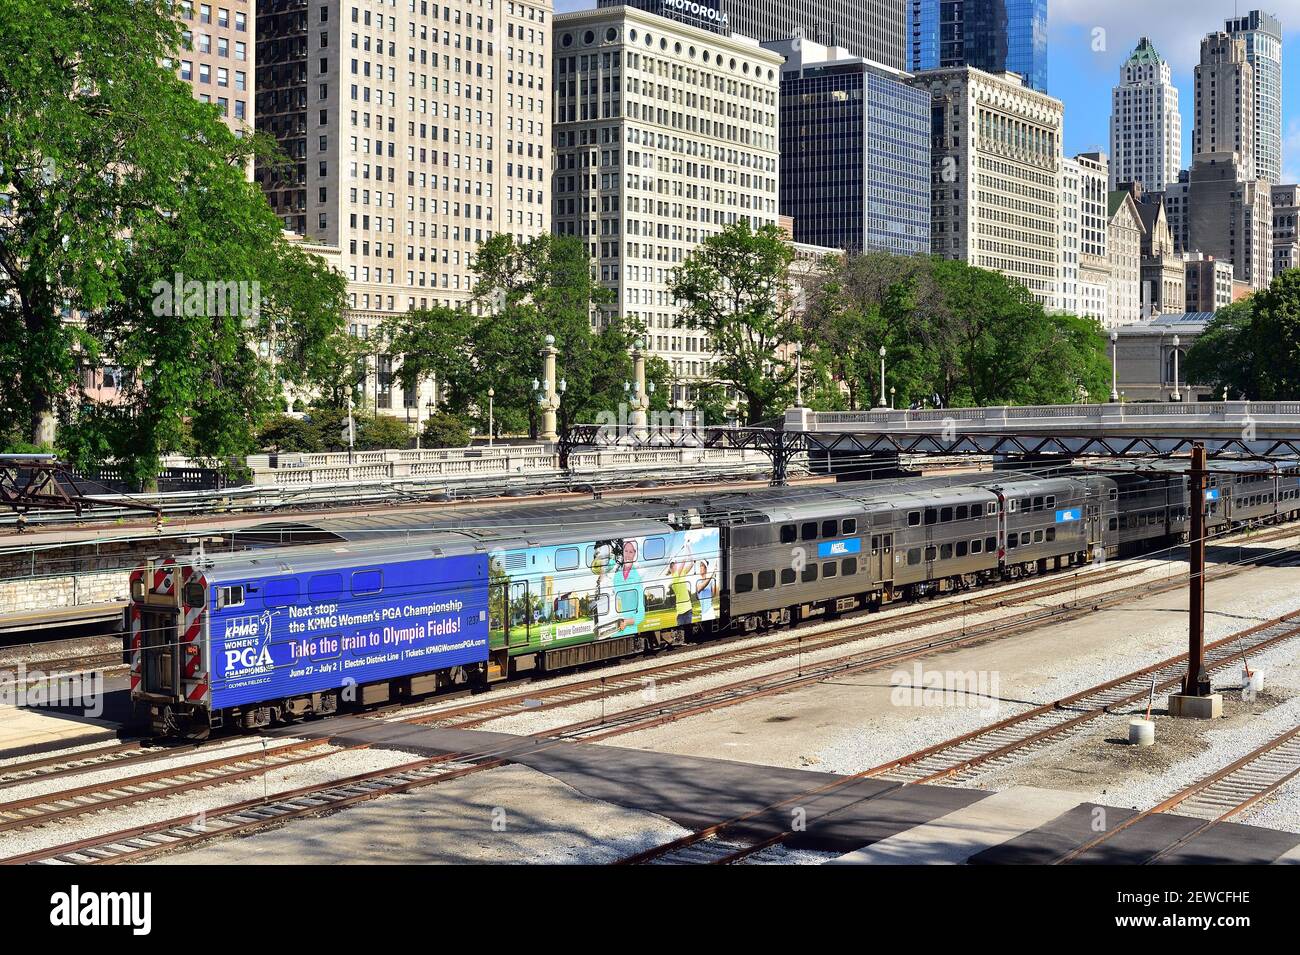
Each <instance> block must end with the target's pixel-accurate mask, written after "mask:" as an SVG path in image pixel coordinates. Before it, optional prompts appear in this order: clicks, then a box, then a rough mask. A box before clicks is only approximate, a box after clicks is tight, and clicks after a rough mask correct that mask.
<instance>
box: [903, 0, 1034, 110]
mask: <svg viewBox="0 0 1300 955" xmlns="http://www.w3.org/2000/svg"><path fill="white" fill-rule="evenodd" d="M911 4H912V10H911V37H910V41H911V50H910V55H911V67H912V69H913V70H914V71H916V70H933V69H940V68H943V67H949V66H973V67H975V68H976V69H979V70H984V71H985V72H987V73H1001V72H1004V71H1010V72H1012V73H1019V74H1020V75H1021V76H1022V77H1024V80H1025V85H1026V86H1029V87H1030V88H1032V89H1035V90H1038V91H1040V92H1045V91H1046V90H1047V0H911Z"/></svg>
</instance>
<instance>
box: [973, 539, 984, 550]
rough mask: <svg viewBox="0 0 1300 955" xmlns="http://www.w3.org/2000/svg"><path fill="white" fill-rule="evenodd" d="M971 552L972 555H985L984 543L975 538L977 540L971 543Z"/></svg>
mask: <svg viewBox="0 0 1300 955" xmlns="http://www.w3.org/2000/svg"><path fill="white" fill-rule="evenodd" d="M970 552H971V553H972V554H982V553H984V542H983V541H982V540H980V539H979V538H978V537H977V538H975V540H973V541H971V542H970Z"/></svg>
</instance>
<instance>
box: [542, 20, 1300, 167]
mask: <svg viewBox="0 0 1300 955" xmlns="http://www.w3.org/2000/svg"><path fill="white" fill-rule="evenodd" d="M595 5H596V2H595V0H555V9H556V11H557V12H564V11H567V10H581V9H585V8H588V7H594V6H595ZM1256 8H1258V9H1262V10H1265V11H1267V12H1269V13H1272V14H1274V15H1276V16H1277V17H1278V19H1280V20H1281V21H1282V27H1283V29H1284V31H1285V34H1284V36H1283V44H1282V108H1283V118H1282V124H1283V130H1282V132H1283V144H1282V146H1283V149H1282V151H1283V169H1284V173H1283V178H1284V180H1285V181H1286V182H1296V181H1298V180H1300V89H1298V88H1297V84H1296V80H1295V77H1296V76H1297V73H1296V70H1295V68H1294V62H1293V61H1292V59H1291V58H1292V57H1295V56H1298V55H1300V0H1265V2H1264V3H1261V4H1254V3H1251V2H1250V0H1241V2H1239V3H1236V4H1234V3H1233V2H1232V0H1048V21H1049V25H1048V92H1049V93H1051V94H1052V95H1053V96H1056V97H1058V98H1059V99H1061V100H1063V101H1064V102H1065V151H1066V154H1067V155H1074V154H1075V153H1080V152H1088V151H1090V150H1093V149H1101V150H1103V151H1109V149H1110V145H1109V143H1110V132H1109V123H1110V91H1111V87H1113V86H1114V85H1115V84H1116V83H1117V82H1118V81H1119V67H1120V64H1121V63H1123V62H1124V60H1125V58H1126V57H1127V56H1128V54H1129V53H1130V52H1131V51H1132V49H1133V47H1134V46H1136V45H1137V41H1138V38H1139V37H1141V36H1144V35H1145V36H1149V37H1150V38H1151V41H1152V42H1153V43H1154V44H1155V45H1156V49H1157V50H1159V51H1160V53H1161V55H1162V56H1164V58H1165V59H1166V60H1168V61H1169V64H1170V66H1171V67H1172V68H1173V71H1174V84H1175V85H1176V86H1177V87H1178V90H1179V106H1180V109H1181V111H1182V114H1183V165H1184V166H1187V165H1189V164H1190V162H1191V134H1192V89H1193V87H1192V68H1193V67H1194V66H1195V65H1196V61H1197V58H1198V57H1199V55H1200V40H1201V37H1202V36H1204V35H1205V34H1206V33H1208V32H1210V31H1211V30H1216V29H1222V28H1223V21H1224V20H1225V19H1226V18H1228V17H1230V16H1232V15H1233V14H1234V10H1238V11H1240V13H1246V12H1248V11H1250V10H1252V9H1256ZM1095 31H1101V32H1095Z"/></svg>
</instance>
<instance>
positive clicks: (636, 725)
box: [0, 571, 1300, 863]
mask: <svg viewBox="0 0 1300 955" xmlns="http://www.w3.org/2000/svg"><path fill="white" fill-rule="evenodd" d="M1122 575H1123V572H1122V571H1115V572H1113V576H1115V577H1118V576H1122ZM1100 578H1101V575H1099V574H1098V575H1093V576H1092V577H1089V578H1088V579H1087V581H1086V584H1087V585H1091V584H1093V583H1094V582H1096V581H1098V580H1100ZM1107 579H1112V578H1109V577H1108V578H1107ZM1075 586H1081V584H1077V583H1076V584H1067V585H1065V586H1064V587H1060V584H1059V581H1057V580H1051V581H1043V582H1042V585H1041V586H1040V585H1038V584H1031V585H1029V586H1027V587H1021V588H1017V589H1016V590H1015V591H1014V592H1013V593H1011V594H1008V593H1007V592H1005V591H1003V592H999V593H997V594H990V595H985V596H983V597H981V598H979V599H980V600H982V601H992V602H994V603H998V602H1002V603H1005V602H1006V601H1007V600H1008V599H1009V598H1011V597H1025V596H1031V597H1032V598H1034V599H1037V598H1040V597H1042V596H1044V592H1043V591H1044V590H1047V589H1052V588H1053V587H1056V588H1059V589H1070V588H1071V587H1075ZM1135 589H1139V590H1141V591H1142V592H1144V593H1152V592H1153V589H1152V588H1151V587H1149V586H1142V587H1140V588H1135ZM1121 593H1122V592H1121ZM1107 599H1113V596H1112V595H1108V596H1107V598H1102V602H1106V601H1107ZM1086 603H1087V604H1088V606H1087V608H1086V609H1087V610H1091V609H1096V608H1097V607H1098V606H1100V604H1099V603H1098V602H1097V601H1092V600H1090V601H1086ZM927 609H932V608H927ZM938 609H939V610H940V611H943V612H948V611H947V608H938ZM1072 610H1073V612H1082V611H1078V609H1077V608H1072ZM951 612H954V613H955V612H957V611H951ZM964 612H968V611H964ZM1060 614H1061V610H1060V609H1059V608H1058V609H1055V610H1050V611H1041V610H1040V611H1035V612H1031V613H1029V614H1025V615H1022V616H1021V617H1020V618H1017V619H1015V620H1014V621H1012V623H1013V624H1014V627H1015V629H1023V628H1025V627H1028V626H1032V625H1034V624H1036V623H1038V622H1040V620H1041V619H1043V617H1044V615H1046V616H1048V617H1059V615H1060ZM899 622H900V618H897V617H896V618H891V619H890V620H889V621H882V622H881V623H883V624H886V625H888V626H895V625H897V624H898V623H899ZM1256 629H1258V628H1256ZM1007 630H1008V621H1007V620H1005V619H1004V620H999V621H995V622H994V623H993V625H992V626H991V628H990V629H989V632H985V631H984V629H983V628H981V629H977V630H976V631H974V632H971V631H969V630H967V629H966V628H964V627H963V629H962V631H961V632H960V633H958V634H953V635H950V636H949V638H947V639H943V640H940V641H936V640H935V639H934V638H927V639H923V640H917V641H909V642H908V643H906V644H903V645H896V646H892V647H888V648H882V649H881V650H878V651H875V652H873V653H870V654H865V655H864V654H861V653H859V654H851V655H848V656H846V657H840V658H837V659H836V660H832V661H823V662H822V663H820V664H818V665H816V666H814V667H808V668H804V667H796V668H790V669H788V670H784V671H780V672H778V673H776V674H765V675H764V676H762V677H759V678H756V679H749V680H742V681H738V682H737V683H733V684H729V685H728V686H725V687H718V688H714V689H712V690H708V691H701V692H700V693H694V694H687V695H686V696H684V697H680V698H678V699H675V700H673V701H670V702H669V703H665V704H659V703H655V704H651V705H649V706H645V707H637V708H634V709H631V710H626V711H623V712H620V713H618V714H615V715H614V716H613V717H612V718H610V719H605V718H601V719H597V720H587V721H581V722H578V723H573V724H569V725H568V726H562V727H559V728H557V729H553V730H549V731H546V732H543V733H538V734H534V735H535V736H536V737H539V738H542V739H544V740H548V741H550V742H551V743H553V744H558V743H561V742H569V741H583V740H585V741H595V740H600V739H607V738H610V737H612V736H617V735H622V734H624V733H628V732H633V731H636V730H640V729H646V728H649V727H652V726H657V725H662V724H663V723H666V722H671V721H673V720H676V719H681V718H684V717H685V716H689V715H692V714H695V713H699V712H706V711H711V710H716V709H718V708H720V707H723V706H727V705H731V704H733V703H738V702H743V701H746V700H750V699H755V698H758V697H760V696H765V695H769V694H772V693H779V692H785V691H786V690H789V689H792V688H794V687H795V686H798V685H804V684H808V683H813V682H819V681H821V680H824V679H825V678H826V677H827V676H830V675H836V674H843V673H846V672H856V671H859V670H863V669H871V668H876V667H880V666H885V665H888V664H890V663H895V662H899V661H900V660H902V659H906V658H908V657H911V656H916V655H920V654H922V653H926V652H930V651H932V650H934V649H937V648H941V647H944V646H954V645H957V644H959V643H961V642H965V641H968V640H976V639H983V638H984V637H987V636H989V635H990V633H992V632H1005V631H1007ZM1297 631H1300V626H1298V627H1297ZM839 636H843V635H838V636H837V638H836V639H838V637H839ZM794 639H798V638H797V637H796V638H794ZM854 639H860V637H855V638H854ZM1229 639H1232V638H1229ZM1278 639H1281V638H1280V637H1279V638H1278ZM1221 643H1222V642H1221ZM1212 646H1213V647H1215V648H1217V647H1219V644H1215V645H1212ZM1259 646H1260V644H1258V643H1257V644H1256V645H1255V646H1252V647H1250V648H1249V649H1252V650H1253V649H1257V648H1258V647H1259ZM761 649H763V650H764V651H770V649H771V646H770V645H766V646H764V647H763V648H761ZM787 655H788V654H787ZM1210 659H1211V660H1213V659H1214V658H1213V657H1211V658H1210ZM1225 665H1226V664H1225ZM696 675H698V674H696ZM634 676H635V677H636V679H637V686H638V687H639V686H640V685H642V683H641V680H642V678H643V676H644V674H643V673H641V672H638V673H637V674H634ZM685 678H687V677H683V679H685ZM591 682H597V681H591ZM556 689H557V690H559V691H566V690H569V689H571V687H568V688H556ZM534 695H535V694H534ZM437 715H438V714H430V715H428V716H422V717H415V718H413V719H415V720H418V721H421V722H425V721H429V720H430V717H435V718H436V716H437ZM462 725H463V724H462ZM328 743H329V740H328V739H319V740H308V741H303V742H301V743H296V744H289V746H288V747H285V748H296V747H302V748H304V749H310V748H313V747H322V748H323V747H326V746H327V745H328ZM334 751H337V750H330V751H328V752H319V753H306V754H302V755H299V756H297V757H293V758H292V760H293V762H303V761H306V760H308V759H315V758H322V757H324V756H327V755H329V753H330V752H334ZM277 752H278V751H277ZM210 762H212V763H214V764H219V763H226V764H227V765H226V767H225V770H224V771H223V770H222V768H221V767H220V766H216V765H214V766H212V767H210V768H211V769H212V770H214V771H215V773H216V774H215V776H213V777H204V776H203V775H202V772H200V775H197V776H195V775H190V777H189V778H179V776H180V771H172V772H171V774H170V776H168V775H167V771H163V772H160V773H157V774H146V775H145V776H144V777H135V778H133V780H126V781H123V784H122V786H123V787H128V788H123V789H121V790H120V791H119V789H114V790H111V791H107V792H106V793H104V798H97V797H91V794H90V793H89V792H77V791H74V794H70V793H67V792H64V793H57V794H53V795H52V796H48V797H43V798H44V799H45V801H46V804H47V805H44V806H42V807H40V815H41V821H50V820H51V819H53V818H64V817H65V816H64V815H58V816H56V815H50V813H64V814H66V815H80V814H82V813H88V812H94V811H98V810H99V809H104V808H110V806H121V805H126V804H129V803H130V802H134V801H137V800H141V799H148V798H155V797H156V796H158V795H170V794H172V793H175V792H183V791H187V790H189V789H198V788H208V787H210V786H216V785H220V784H221V783H222V782H227V781H232V775H231V774H232V773H240V774H243V775H241V776H238V777H235V778H244V777H245V776H248V775H255V774H258V773H265V772H268V771H270V769H273V768H276V767H274V766H261V767H257V766H237V767H236V766H233V764H232V763H231V759H224V760H213V761H210ZM504 762H505V760H504V759H503V758H501V756H500V755H498V754H488V753H478V754H455V755H449V756H441V757H435V758H432V759H426V760H419V761H416V762H414V763H410V764H406V765H405V766H402V767H398V768H397V769H394V770H383V771H376V772H373V773H367V774H362V775H360V776H354V777H348V778H345V779H343V780H339V781H335V782H333V783H328V784H318V785H315V786H307V787H303V788H301V789H298V790H293V791H291V792H289V793H282V794H279V795H277V796H273V797H269V798H265V799H261V800H248V801H245V802H243V803H238V804H235V805H232V806H225V807H220V808H218V809H216V810H214V811H212V812H210V813H208V814H207V815H206V816H205V817H204V818H203V819H202V820H197V821H196V820H195V819H194V818H193V817H191V816H186V817H183V818H178V819H173V820H168V821H166V822H164V823H157V824H150V825H146V826H141V827H135V828H133V829H129V830H125V831H121V832H114V833H109V834H107V835H105V836H102V837H95V838H91V839H86V840H82V841H80V842H77V843H71V844H67V845H64V846H58V847H53V848H51V849H47V850H38V851H35V852H31V853H27V854H24V855H21V856H15V857H12V858H10V859H4V860H0V861H2V862H5V863H17V862H37V861H41V862H63V863H69V862H71V863H104V862H125V861H134V860H136V859H140V858H144V857H146V856H148V855H152V854H154V853H157V852H163V851H167V850H169V849H172V848H175V847H177V846H181V845H191V844H194V843H196V842H198V841H202V840H205V839H209V838H215V837H217V836H222V835H231V834H236V833H242V832H247V831H251V830H252V829H256V828H260V827H264V826H269V825H274V824H278V823H280V822H282V821H285V820H287V819H291V818H295V817H298V816H304V815H311V814H315V813H319V812H324V811H331V810H334V809H338V808H343V807H345V806H347V805H351V804H353V803H355V802H360V801H364V800H367V799H373V798H377V797H378V796H382V795H386V794H390V793H397V792H404V791H408V790H409V789H413V788H418V787H421V786H426V785H432V784H435V783H438V782H442V781H446V780H448V779H454V778H459V777H461V776H464V775H468V774H470V773H474V772H479V771H482V770H484V769H489V768H492V767H494V766H499V765H502V764H504ZM290 764H291V763H282V764H281V765H290ZM190 768H193V767H190ZM223 775H224V778H222V777H223ZM851 778H853V777H846V780H847V779H851ZM153 784H159V785H153ZM151 787H152V788H151ZM83 788H84V789H85V790H89V789H91V788H92V787H83ZM132 788H134V789H138V790H140V791H138V792H133V791H131V789H132ZM56 797H58V798H59V799H61V800H62V801H63V802H64V803H65V804H63V805H58V804H54V805H48V804H49V803H50V800H51V799H54V798H56ZM84 797H90V798H84ZM83 798H84V801H80V802H79V801H78V800H83ZM68 800H71V802H68ZM29 808H30V807H29ZM4 809H5V806H0V813H3V811H4ZM13 811H14V812H17V813H20V815H19V817H17V818H15V819H14V820H13V825H14V827H18V828H25V827H27V826H29V825H35V824H37V823H36V822H32V821H30V819H31V816H30V815H28V816H26V817H25V818H24V817H23V816H22V815H21V813H22V809H21V808H19V807H13ZM0 820H3V815H0ZM6 824H7V823H5V822H4V821H0V831H4V826H5V825H6ZM715 835H716V834H715ZM783 837H784V834H781V835H779V836H778V837H775V838H773V839H769V840H766V841H764V842H762V843H759V844H741V845H739V846H730V845H722V844H720V849H719V848H717V847H710V848H711V849H713V854H716V855H718V856H719V861H724V862H735V861H740V860H743V859H750V860H751V861H753V860H754V859H756V858H758V857H759V853H761V852H762V851H763V850H765V849H767V848H769V847H771V846H775V845H776V844H777V843H779V842H780V841H781V839H782V838H783ZM689 838H691V837H688V839H689ZM697 841H705V840H697ZM680 848H682V849H683V850H686V849H688V848H689V846H682V847H680ZM703 851H706V852H708V851H709V850H703Z"/></svg>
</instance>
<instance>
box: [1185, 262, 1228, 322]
mask: <svg viewBox="0 0 1300 955" xmlns="http://www.w3.org/2000/svg"><path fill="white" fill-rule="evenodd" d="M1183 276H1184V282H1185V294H1186V296H1187V311H1188V312H1217V311H1218V310H1219V309H1221V308H1223V306H1225V305H1231V304H1232V296H1233V280H1232V263H1231V262H1224V261H1221V260H1219V259H1216V258H1215V257H1214V256H1212V255H1206V254H1205V253H1204V252H1191V253H1188V254H1187V255H1184V256H1183Z"/></svg>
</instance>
